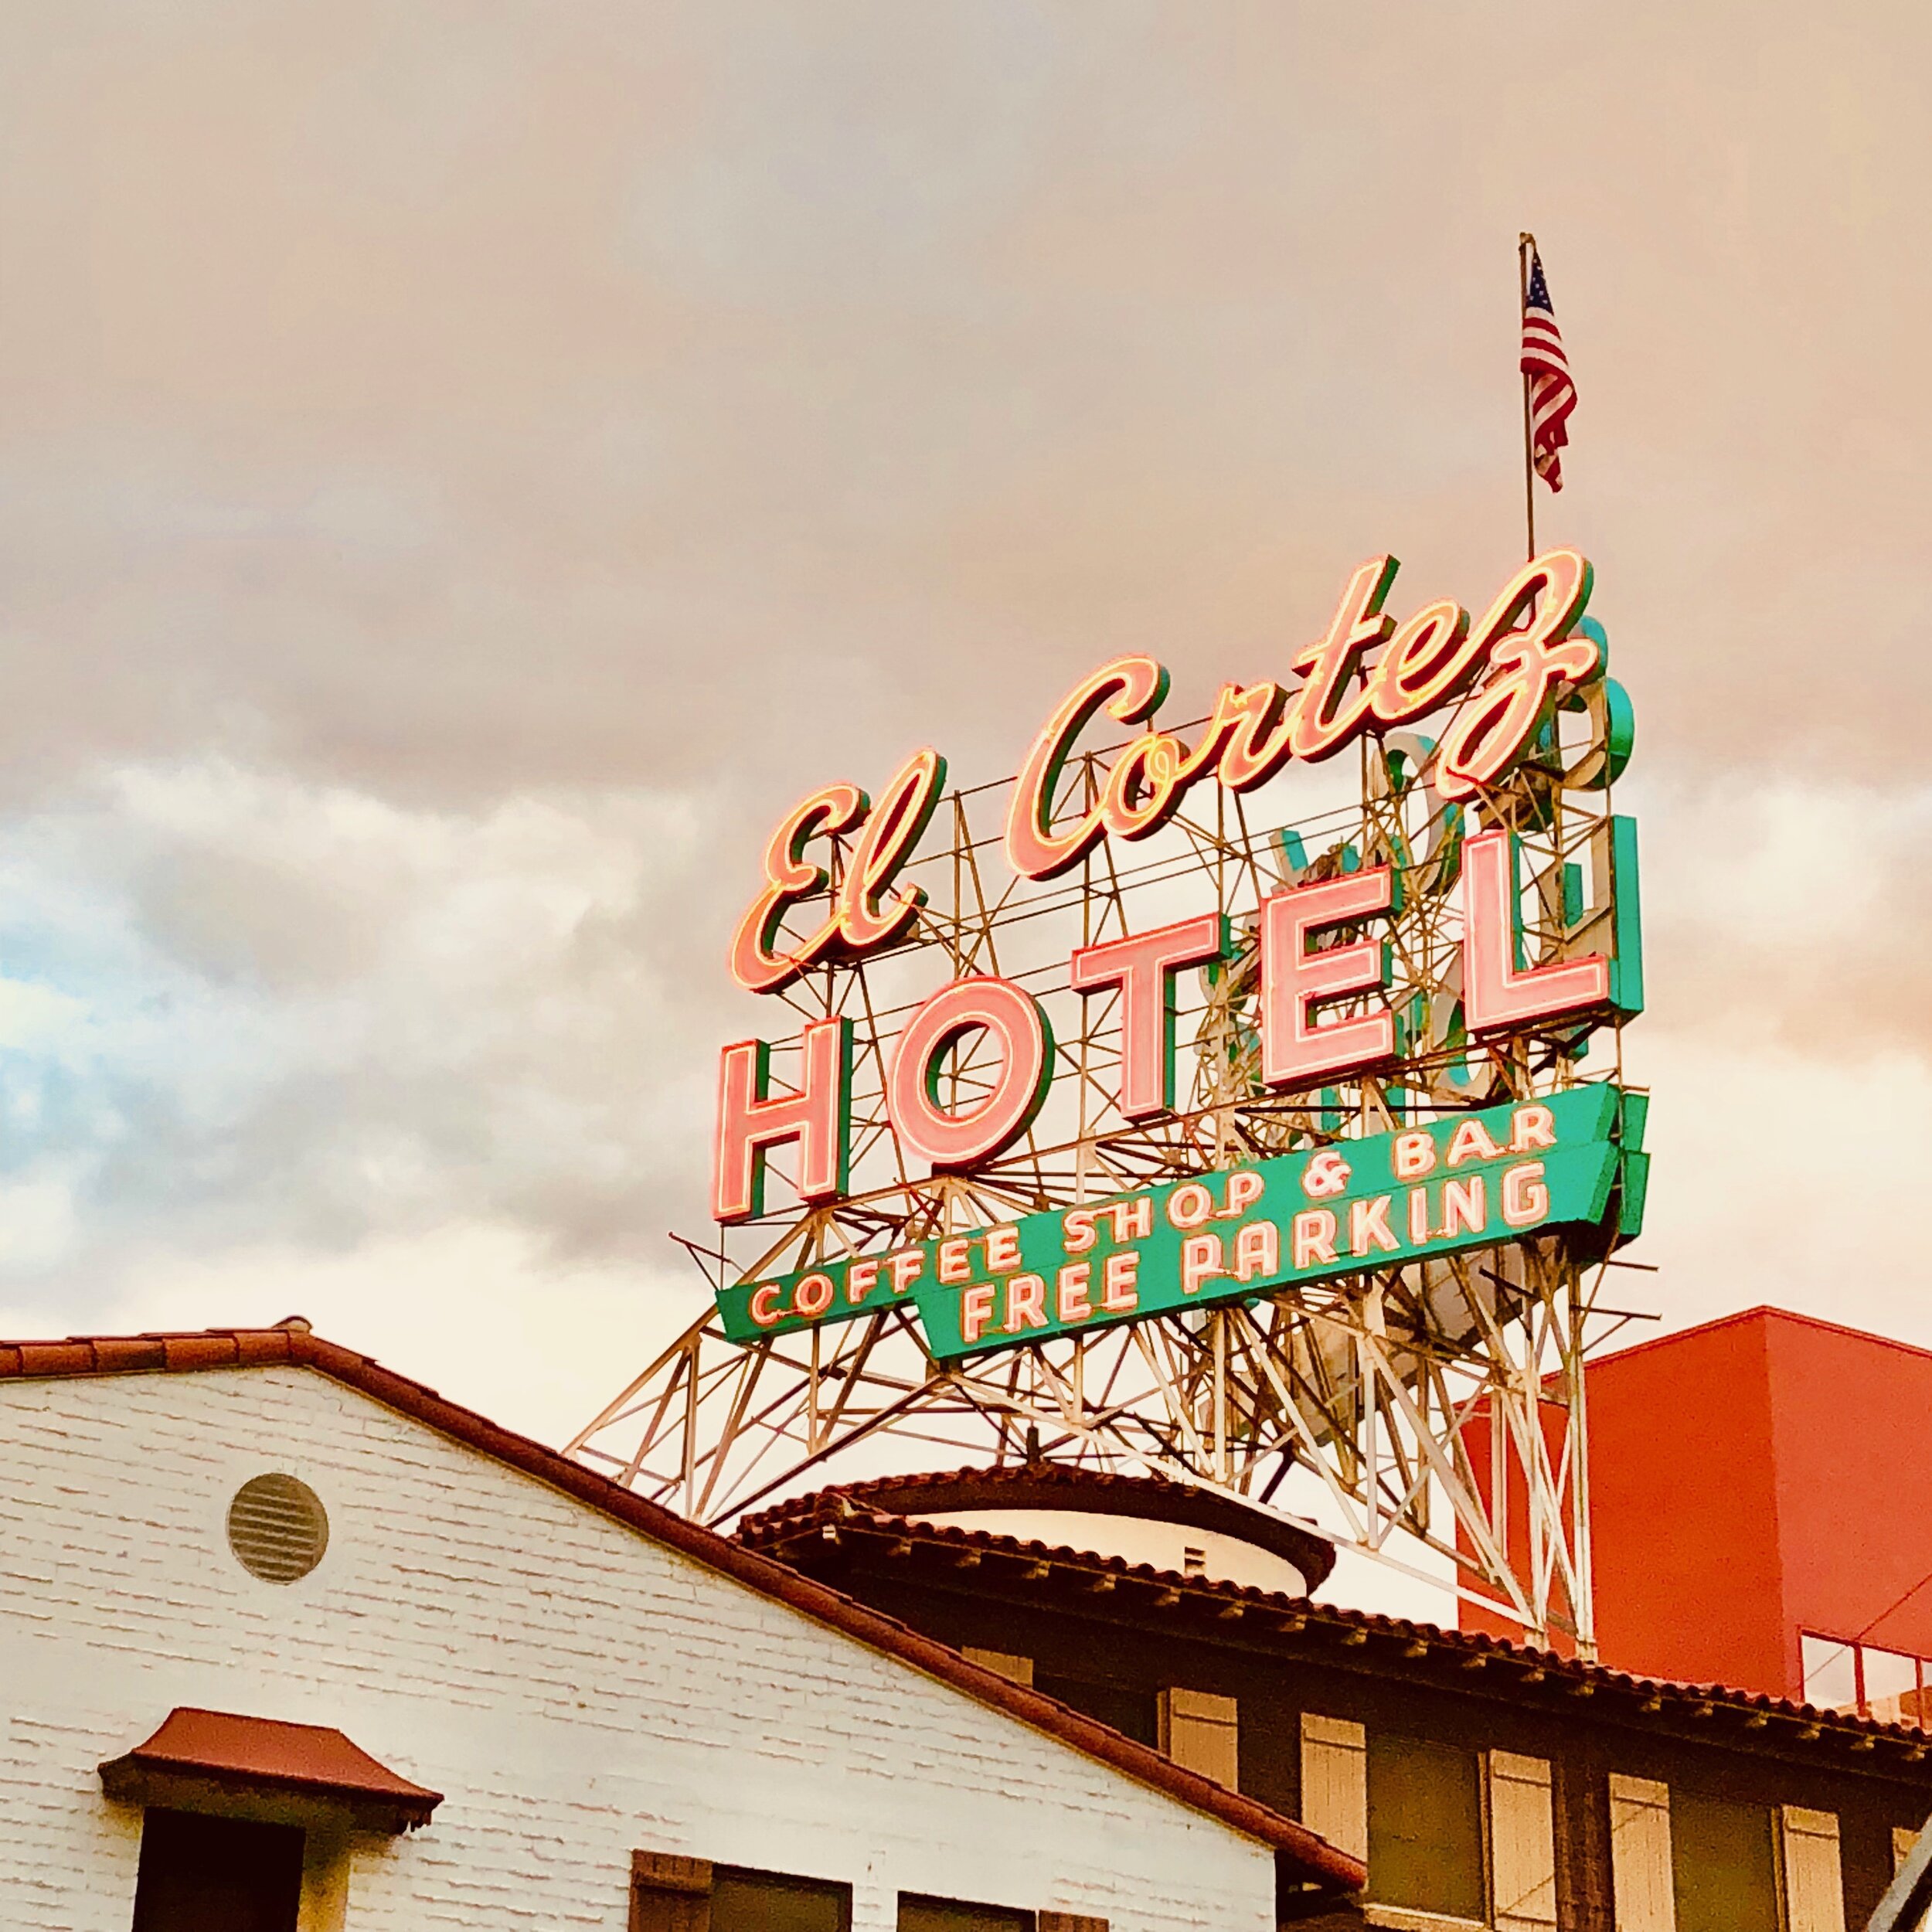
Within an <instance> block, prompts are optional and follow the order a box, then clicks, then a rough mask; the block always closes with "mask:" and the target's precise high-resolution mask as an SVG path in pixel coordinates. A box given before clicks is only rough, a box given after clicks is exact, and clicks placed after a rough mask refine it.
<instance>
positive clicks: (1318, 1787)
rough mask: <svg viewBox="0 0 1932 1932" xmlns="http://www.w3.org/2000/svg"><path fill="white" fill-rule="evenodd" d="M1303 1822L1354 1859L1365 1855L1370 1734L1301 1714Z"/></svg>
mask: <svg viewBox="0 0 1932 1932" xmlns="http://www.w3.org/2000/svg"><path fill="white" fill-rule="evenodd" d="M1301 1822H1302V1823H1303V1824H1304V1825H1306V1826H1307V1827H1308V1829H1309V1830H1310V1831H1311V1832H1316V1833H1318V1835H1320V1836H1321V1837H1323V1838H1326V1839H1327V1840H1328V1842H1329V1843H1330V1844H1331V1845H1333V1846H1334V1847H1335V1849H1336V1850H1337V1851H1338V1852H1347V1853H1348V1855H1349V1857H1351V1858H1352V1859H1366V1858H1367V1857H1368V1855H1369V1733H1367V1732H1366V1730H1363V1729H1362V1726H1360V1725H1359V1724H1357V1723H1352V1722H1351V1721H1350V1720H1349V1719H1347V1718H1345V1717H1318V1716H1316V1715H1315V1713H1314V1712H1313V1711H1304V1712H1303V1713H1301Z"/></svg>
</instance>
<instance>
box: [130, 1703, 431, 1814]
mask: <svg viewBox="0 0 1932 1932" xmlns="http://www.w3.org/2000/svg"><path fill="white" fill-rule="evenodd" d="M100 1782H101V1784H102V1785H103V1786H104V1787H105V1789H106V1791H107V1795H108V1796H109V1797H110V1798H124V1799H127V1800H128V1801H131V1802H132V1803H135V1804H167V1805H172V1806H176V1807H179V1808H181V1809H182V1810H185V1811H194V1810H197V1809H200V1808H203V1806H204V1804H205V1803H206V1799H207V1798H209V1796H210V1795H213V1796H216V1797H219V1798H257V1799H260V1798H268V1799H281V1800H291V1799H292V1800H295V1801H298V1803H301V1804H303V1805H304V1806H305V1807H306V1808H315V1809H319V1810H325V1811H333V1812H335V1813H338V1814H340V1813H343V1812H346V1813H347V1814H348V1815H349V1821H351V1822H352V1823H354V1824H355V1825H359V1826H360V1827H361V1828H362V1829H363V1830H365V1831H377V1832H413V1831H414V1830H415V1829H416V1828H417V1826H418V1825H427V1823H428V1822H429V1820H430V1812H432V1811H434V1810H435V1809H436V1808H437V1805H439V1804H441V1803H442V1801H443V1794H442V1793H441V1792H440V1791H430V1790H428V1789H427V1788H426V1787H424V1786H423V1785H420V1784H411V1783H410V1781H409V1780H408V1779H407V1778H406V1777H398V1776H397V1775H396V1773H395V1772H393V1771H392V1770H389V1767H387V1766H386V1765H385V1764H378V1763H377V1762H376V1760H375V1759H374V1758H372V1757H370V1756H369V1753H368V1752H366V1750H362V1749H361V1748H360V1747H359V1746H357V1745H355V1744H352V1743H350V1742H349V1740H348V1739H347V1738H346V1737H345V1736H343V1735H342V1733H341V1732H340V1731H338V1730H330V1729H329V1728H328V1726H325V1725H321V1724H284V1723H281V1722H280V1721H279V1720H278V1719H275V1718H272V1717H243V1716H238V1715H236V1713H233V1712H232V1711H202V1710H192V1709H180V1710H175V1711H171V1712H169V1713H168V1717H167V1719H166V1721H165V1723H163V1724H162V1727H161V1729H160V1730H158V1731H156V1732H155V1734H154V1736H152V1737H151V1738H149V1739H148V1741H147V1742H146V1743H145V1744H137V1745H136V1746H135V1747H134V1749H133V1750H131V1751H130V1752H128V1754H127V1755H126V1756H125V1757H116V1758H111V1759H110V1760H108V1761H107V1763H106V1764H103V1765H102V1766H101V1767H100Z"/></svg>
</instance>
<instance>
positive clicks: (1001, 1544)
mask: <svg viewBox="0 0 1932 1932" xmlns="http://www.w3.org/2000/svg"><path fill="white" fill-rule="evenodd" d="M886 1486H887V1485H886V1482H884V1481H880V1482H876V1483H873V1482H868V1483H853V1484H850V1485H844V1486H842V1487H839V1488H827V1489H821V1490H818V1491H817V1492H814V1493H813V1494H812V1495H808V1496H803V1497H798V1498H793V1499H792V1500H791V1501H790V1502H785V1503H782V1504H780V1505H777V1506H776V1507H775V1508H774V1509H768V1510H765V1511H764V1512H761V1513H760V1514H759V1515H756V1516H747V1518H745V1519H743V1521H742V1522H740V1524H739V1526H738V1528H737V1530H736V1536H737V1538H738V1539H739V1540H740V1542H742V1543H743V1544H744V1545H745V1546H747V1548H750V1549H758V1550H762V1551H765V1552H767V1553H770V1554H772V1555H774V1556H779V1557H780V1559H781V1560H784V1550H785V1549H786V1548H787V1546H790V1545H794V1544H795V1545H797V1546H799V1547H801V1549H819V1548H822V1547H823V1546H824V1545H823V1541H822V1538H821V1532H822V1531H824V1530H825V1529H834V1530H835V1531H837V1532H838V1533H839V1534H845V1533H847V1532H850V1533H854V1534H859V1535H874V1536H881V1537H886V1538H889V1539H893V1540H894V1541H900V1542H909V1543H914V1544H918V1543H927V1544H931V1545H935V1546H941V1547H944V1548H948V1549H975V1550H977V1551H978V1552H980V1553H981V1554H983V1555H988V1556H992V1555H998V1556H1010V1557H1013V1558H1016V1559H1023V1560H1026V1561H1027V1562H1029V1563H1038V1562H1041V1561H1043V1560H1044V1561H1046V1562H1050V1563H1053V1564H1054V1565H1055V1566H1063V1567H1065V1568H1066V1569H1069V1570H1080V1571H1082V1572H1083V1573H1089V1574H1094V1575H1097V1574H1100V1573H1108V1574H1111V1575H1112V1576H1114V1577H1117V1578H1119V1579H1121V1580H1135V1581H1138V1582H1141V1583H1147V1584H1150V1585H1153V1586H1155V1587H1158V1588H1160V1589H1162V1590H1178V1591H1180V1592H1181V1593H1182V1594H1184V1595H1185V1596H1187V1597H1192V1598H1196V1599H1205V1598H1213V1599H1219V1600H1225V1601H1226V1602H1230V1603H1239V1604H1241V1605H1243V1607H1250V1606H1251V1607H1254V1608H1257V1609H1259V1610H1264V1611H1269V1612H1271V1613H1279V1614H1280V1615H1281V1617H1284V1618H1286V1619H1289V1620H1295V1619H1299V1620H1301V1621H1304V1622H1305V1623H1306V1624H1308V1626H1310V1627H1311V1628H1320V1627H1324V1626H1325V1627H1328V1628H1333V1629H1335V1630H1338V1631H1343V1632H1352V1631H1359V1632H1360V1633H1362V1634H1363V1635H1364V1636H1375V1637H1379V1638H1388V1639H1390V1640H1393V1641H1395V1642H1396V1643H1398V1644H1399V1645H1401V1646H1403V1647H1404V1648H1406V1647H1407V1646H1410V1645H1415V1644H1423V1645H1427V1647H1428V1648H1430V1649H1432V1650H1443V1651H1456V1652H1460V1653H1461V1654H1463V1655H1466V1656H1475V1655H1480V1656H1482V1657H1484V1658H1495V1659H1497V1660H1498V1662H1507V1663H1512V1664H1515V1665H1520V1666H1522V1668H1523V1669H1524V1670H1525V1672H1529V1671H1532V1670H1533V1671H1536V1672H1540V1673H1541V1674H1542V1675H1544V1676H1546V1677H1553V1678H1556V1679H1559V1680H1560V1681H1562V1682H1566V1683H1569V1684H1572V1685H1588V1686H1590V1689H1593V1690H1595V1689H1606V1690H1611V1691H1615V1692H1619V1693H1624V1694H1627V1695H1628V1697H1629V1699H1630V1700H1631V1707H1632V1708H1631V1710H1627V1711H1624V1712H1623V1713H1622V1715H1624V1716H1630V1715H1631V1714H1633V1713H1634V1714H1635V1715H1638V1716H1655V1715H1656V1714H1657V1713H1658V1712H1666V1711H1668V1712H1672V1713H1675V1712H1679V1711H1685V1710H1689V1709H1692V1708H1694V1707H1696V1706H1708V1707H1710V1708H1712V1709H1730V1710H1733V1711H1735V1712H1737V1713H1740V1714H1743V1715H1749V1714H1752V1713H1761V1714H1763V1715H1764V1716H1775V1717H1779V1718H1784V1719H1790V1720H1791V1721H1792V1722H1793V1723H1796V1724H1798V1725H1800V1726H1811V1725H1816V1726H1819V1727H1820V1728H1821V1730H1825V1731H1829V1732H1831V1733H1838V1734H1839V1735H1841V1736H1844V1737H1845V1738H1847V1739H1852V1738H1858V1739H1867V1740H1876V1739H1879V1738H1883V1739H1886V1740H1892V1741H1894V1742H1896V1743H1900V1744H1903V1745H1904V1746H1906V1747H1908V1749H1910V1750H1911V1751H1913V1753H1917V1754H1919V1755H1923V1754H1924V1753H1926V1751H1927V1749H1928V1747H1932V1738H1929V1737H1928V1736H1927V1733H1924V1732H1922V1731H1920V1730H1919V1729H1918V1727H1917V1726H1916V1725H1912V1724H1907V1723H1889V1724H1888V1723H1883V1722H1881V1721H1880V1720H1879V1719H1876V1718H1868V1717H1860V1716H1857V1715H1856V1714H1855V1713H1845V1712H1842V1711H1833V1710H1827V1709H1820V1708H1819V1707H1818V1706H1815V1705H1812V1704H1807V1703H1803V1702H1798V1701H1796V1700H1794V1699H1788V1698H1781V1697H1773V1696H1767V1695H1766V1694H1765V1693H1764V1692H1757V1691H1747V1690H1740V1689H1736V1688H1735V1687H1734V1686H1732V1685H1724V1684H1693V1683H1679V1682H1674V1681H1672V1680H1670V1679H1656V1678H1649V1677H1641V1676H1635V1675H1631V1673H1629V1672H1625V1671H1620V1670H1617V1669H1614V1668H1612V1667H1611V1666H1610V1665H1605V1664H1597V1663H1590V1662H1585V1661H1583V1659H1581V1658H1576V1657H1571V1656H1566V1655H1563V1653H1562V1652H1560V1651H1550V1650H1543V1649H1539V1648H1537V1647H1536V1646H1535V1645H1529V1644H1522V1643H1515V1642H1512V1641H1509V1639H1507V1638H1498V1637H1492V1636H1490V1635H1488V1634H1487V1633H1485V1632H1483V1631H1464V1630H1452V1629H1448V1628H1444V1627H1443V1626H1441V1625H1439V1624H1422V1623H1415V1622H1412V1621H1410V1620H1409V1619H1408V1618H1406V1617H1385V1616H1383V1615H1380V1614H1378V1613H1376V1612H1374V1611H1360V1610H1350V1609H1348V1608H1346V1607H1344V1606H1342V1605H1340V1604H1327V1603H1321V1602H1319V1601H1318V1600H1315V1599H1314V1598H1312V1597H1291V1596H1287V1595H1285V1594H1282V1593H1281V1592H1280V1591H1277V1590H1263V1589H1260V1588H1257V1587H1254V1586H1252V1585H1249V1584H1243V1583H1230V1582H1228V1581H1226V1580H1223V1579H1219V1578H1213V1577H1189V1576H1185V1575H1183V1574H1182V1573H1180V1572H1179V1571H1176V1570H1159V1569H1157V1568H1155V1566H1153V1565H1152V1564H1150V1563H1128V1562H1127V1561H1126V1560H1124V1558H1121V1557H1119V1556H1104V1555H1102V1554H1100V1553H1097V1552H1096V1551H1093V1550H1083V1549H1073V1548H1071V1547H1070V1546H1066V1545H1063V1544H1048V1543H1042V1542H1040V1541H1039V1540H1037V1539H1023V1538H1020V1537H1017V1536H1002V1535H1000V1534H998V1532H994V1531H991V1530H984V1529H964V1528H962V1527H961V1526H958V1525H957V1524H951V1523H948V1524H936V1523H923V1522H917V1521H915V1520H913V1519H911V1518H909V1517H906V1516H902V1515H896V1514H894V1513H893V1512H889V1511H885V1510H879V1509H866V1508H865V1507H863V1506H862V1503H861V1502H859V1500H858V1499H859V1498H861V1497H862V1493H863V1492H866V1490H867V1489H869V1488H870V1489H877V1488H882V1487H886ZM1249 1627H1250V1626H1249V1625H1248V1624H1245V1623H1244V1624H1243V1628H1244V1629H1247V1628H1249ZM1277 1628H1279V1626H1278V1625H1277ZM1651 1699H1655V1700H1657V1701H1656V1704H1655V1706H1654V1707H1652V1708H1646V1707H1647V1706H1649V1702H1650V1700H1651Z"/></svg>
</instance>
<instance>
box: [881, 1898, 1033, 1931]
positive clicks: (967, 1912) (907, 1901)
mask: <svg viewBox="0 0 1932 1932" xmlns="http://www.w3.org/2000/svg"><path fill="white" fill-rule="evenodd" d="M899 1932H1033V1915H1032V1913H1030V1912H1014V1911H1011V1910H1008V1909H1007V1908H1006V1907H1005V1906H998V1905H965V1904H962V1903H961V1902H960V1901H959V1900H957V1899H924V1898H915V1897H914V1896H913V1895H912V1894H911V1893H906V1892H902V1893H900V1895H899Z"/></svg>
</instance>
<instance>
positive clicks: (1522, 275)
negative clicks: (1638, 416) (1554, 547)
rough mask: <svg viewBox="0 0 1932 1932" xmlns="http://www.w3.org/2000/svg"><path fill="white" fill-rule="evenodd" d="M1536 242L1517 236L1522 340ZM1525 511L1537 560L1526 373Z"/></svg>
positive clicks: (1518, 324) (1519, 332)
mask: <svg viewBox="0 0 1932 1932" xmlns="http://www.w3.org/2000/svg"><path fill="white" fill-rule="evenodd" d="M1534 247H1536V236H1534V235H1532V234H1529V233H1522V234H1519V236H1517V237H1516V339H1517V341H1518V342H1519V343H1520V342H1522V325H1523V318H1524V317H1525V316H1526V315H1528V314H1529V251H1530V250H1531V249H1532V248H1534ZM1522 512H1523V521H1524V522H1525V524H1526V526H1527V528H1528V531H1529V549H1528V551H1527V552H1526V556H1529V558H1530V559H1532V560H1533V559H1534V558H1535V556H1536V457H1535V455H1534V454H1533V452H1532V448H1531V444H1530V423H1529V376H1528V374H1527V373H1525V375H1524V376H1523V379H1522Z"/></svg>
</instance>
